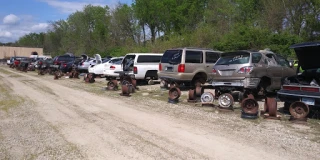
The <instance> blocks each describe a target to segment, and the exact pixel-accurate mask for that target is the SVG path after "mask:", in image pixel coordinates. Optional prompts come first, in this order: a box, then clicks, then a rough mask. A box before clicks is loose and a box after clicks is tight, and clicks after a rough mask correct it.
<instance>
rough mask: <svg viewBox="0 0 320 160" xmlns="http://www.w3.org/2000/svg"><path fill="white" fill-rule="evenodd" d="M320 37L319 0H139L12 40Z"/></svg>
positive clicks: (178, 41) (240, 42) (219, 41)
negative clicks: (43, 31)
mask: <svg viewBox="0 0 320 160" xmlns="http://www.w3.org/2000/svg"><path fill="white" fill-rule="evenodd" d="M319 39H320V1H319V0H161V1H159V0H134V1H133V3H132V4H131V5H128V4H121V3H119V4H117V5H116V7H115V8H113V9H111V8H109V6H105V7H101V6H92V5H87V6H85V7H84V9H83V10H82V11H77V12H75V13H72V14H71V15H69V17H68V18H67V19H66V20H58V21H53V22H50V29H49V30H48V31H47V32H46V33H30V34H28V35H25V36H23V37H21V38H20V39H19V40H18V41H17V42H15V43H13V44H11V45H15V46H24V47H43V48H44V52H45V53H47V54H51V55H58V54H63V53H66V52H71V53H74V54H76V55H80V54H83V53H85V54H88V55H91V56H92V55H94V54H100V55H102V56H107V55H111V56H120V55H124V54H126V53H129V52H163V51H165V50H166V49H168V48H174V47H203V48H213V49H216V50H221V51H232V50H245V49H253V50H259V49H264V48H270V49H271V50H272V51H274V52H277V53H279V54H282V55H284V56H288V57H292V56H293V55H294V54H293V53H292V50H290V49H289V48H288V47H289V46H290V45H292V44H294V43H299V42H303V41H317V40H319Z"/></svg>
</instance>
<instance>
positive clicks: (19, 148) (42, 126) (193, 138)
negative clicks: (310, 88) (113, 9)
mask: <svg viewBox="0 0 320 160" xmlns="http://www.w3.org/2000/svg"><path fill="white" fill-rule="evenodd" d="M0 79H1V83H0V86H1V87H2V91H3V93H4V91H6V96H7V98H8V97H10V96H11V98H12V97H13V98H14V99H15V100H17V99H18V100H19V101H17V102H16V103H12V105H11V106H10V107H6V109H3V108H1V105H2V103H1V102H2V101H4V100H5V99H7V98H5V97H4V96H3V95H1V96H0V159H41V160H42V159H213V160H215V159H219V160H220V159H222V160H223V159H226V160H230V159H237V160H238V159H245V160H247V159H262V160H266V159H268V160H269V159H277V160H282V159H288V160H296V159H297V160H298V159H299V160H300V159H315V160H316V159H320V150H319V147H320V145H319V144H320V134H319V133H320V129H319V128H320V127H319V125H320V123H319V121H318V120H311V121H310V122H309V123H308V124H306V125H298V124H292V123H290V122H288V121H285V120H282V121H274V120H264V119H258V120H243V119H241V118H240V115H239V114H238V113H237V112H236V113H233V112H232V113H228V112H226V113H224V112H220V111H218V110H216V109H215V108H212V107H199V106H194V105H189V104H185V103H181V104H178V105H173V104H168V103H167V102H165V101H163V100H161V98H158V97H157V96H154V98H150V96H151V95H152V93H153V92H159V93H161V94H163V95H165V94H167V91H160V90H156V88H153V89H149V90H148V88H147V87H146V86H144V87H142V89H141V91H139V92H138V93H136V94H135V95H133V96H131V97H121V96H119V94H118V92H112V91H104V90H102V87H103V86H104V85H106V82H105V80H103V81H99V80H97V82H96V83H94V84H85V83H84V82H83V80H82V79H80V80H79V79H65V78H62V79H59V80H53V76H50V75H45V76H38V75H36V73H34V72H28V73H22V72H18V71H16V70H12V69H10V68H8V67H7V66H0ZM0 89H1V88H0ZM144 93H147V94H144ZM161 94H160V95H161ZM10 104H11V103H10Z"/></svg>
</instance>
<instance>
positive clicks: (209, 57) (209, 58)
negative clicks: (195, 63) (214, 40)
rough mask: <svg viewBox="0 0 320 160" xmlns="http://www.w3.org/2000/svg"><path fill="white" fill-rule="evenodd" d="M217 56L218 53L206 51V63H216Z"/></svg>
mask: <svg viewBox="0 0 320 160" xmlns="http://www.w3.org/2000/svg"><path fill="white" fill-rule="evenodd" d="M219 57H220V56H219V53H215V52H206V63H216V62H217V60H218V59H219Z"/></svg>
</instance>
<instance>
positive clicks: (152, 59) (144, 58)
mask: <svg viewBox="0 0 320 160" xmlns="http://www.w3.org/2000/svg"><path fill="white" fill-rule="evenodd" d="M161 57H162V56H161V55H139V56H138V59H137V63H160V60H161Z"/></svg>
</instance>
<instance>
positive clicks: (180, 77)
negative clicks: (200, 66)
mask: <svg viewBox="0 0 320 160" xmlns="http://www.w3.org/2000/svg"><path fill="white" fill-rule="evenodd" d="M193 77H194V74H193V73H177V72H163V71H161V72H158V78H159V79H162V80H165V81H174V82H191V81H192V78H193Z"/></svg>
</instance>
